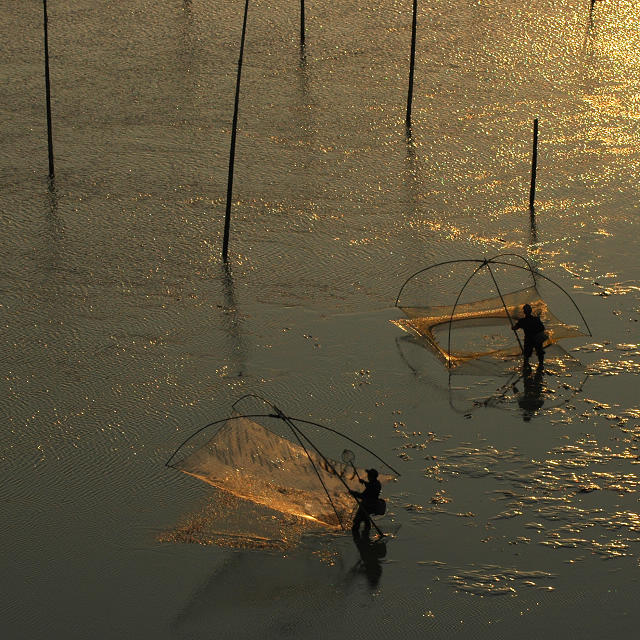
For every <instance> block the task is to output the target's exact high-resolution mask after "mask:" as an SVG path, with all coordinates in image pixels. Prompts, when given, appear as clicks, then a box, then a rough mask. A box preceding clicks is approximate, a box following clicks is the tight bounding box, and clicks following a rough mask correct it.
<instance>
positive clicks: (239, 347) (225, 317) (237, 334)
mask: <svg viewBox="0 0 640 640" xmlns="http://www.w3.org/2000/svg"><path fill="white" fill-rule="evenodd" d="M221 269H222V274H221V275H222V288H223V295H224V307H223V309H222V311H223V314H222V321H223V324H224V328H225V331H226V333H227V335H228V336H229V339H230V349H229V352H230V360H231V361H232V362H233V364H234V365H235V367H236V369H237V376H238V377H242V376H243V375H244V372H245V368H246V356H247V354H246V348H245V345H244V340H243V338H242V322H241V320H240V313H239V311H238V304H237V301H236V293H235V285H234V281H233V274H232V273H231V268H230V267H229V265H228V264H225V263H223V264H222V265H221Z"/></svg>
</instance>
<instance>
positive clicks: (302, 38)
mask: <svg viewBox="0 0 640 640" xmlns="http://www.w3.org/2000/svg"><path fill="white" fill-rule="evenodd" d="M305 31H306V29H305V26H304V0H300V46H301V47H304V33H305Z"/></svg>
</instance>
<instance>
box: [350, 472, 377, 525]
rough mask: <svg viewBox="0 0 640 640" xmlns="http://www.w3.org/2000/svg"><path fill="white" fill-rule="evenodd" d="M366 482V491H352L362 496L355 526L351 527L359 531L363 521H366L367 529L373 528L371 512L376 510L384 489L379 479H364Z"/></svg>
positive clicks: (364, 482)
mask: <svg viewBox="0 0 640 640" xmlns="http://www.w3.org/2000/svg"><path fill="white" fill-rule="evenodd" d="M361 482H362V483H363V484H364V491H352V492H351V493H352V494H353V495H354V496H356V497H357V498H360V505H359V506H358V511H357V512H356V515H355V518H354V519H353V526H352V527H351V529H352V530H353V531H357V530H358V529H359V528H360V525H361V523H363V522H364V528H365V531H369V529H371V520H370V518H369V515H370V514H373V513H375V512H376V508H377V502H378V498H379V497H380V492H381V491H382V485H381V484H380V481H379V480H377V479H376V480H369V481H367V480H362V481H361Z"/></svg>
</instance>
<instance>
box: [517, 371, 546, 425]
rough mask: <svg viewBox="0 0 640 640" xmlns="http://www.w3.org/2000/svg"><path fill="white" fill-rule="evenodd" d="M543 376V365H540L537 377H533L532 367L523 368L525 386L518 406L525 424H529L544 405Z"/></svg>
mask: <svg viewBox="0 0 640 640" xmlns="http://www.w3.org/2000/svg"><path fill="white" fill-rule="evenodd" d="M542 374H543V367H542V365H538V367H537V368H536V373H535V375H533V373H532V371H531V367H529V366H527V365H525V366H524V368H523V372H522V383H523V384H524V391H523V392H522V395H521V396H520V397H519V398H518V404H519V405H520V408H521V409H522V419H523V420H524V421H525V422H529V421H530V420H531V418H533V416H534V415H535V414H536V413H537V412H538V410H539V409H540V408H541V407H542V405H543V404H544V400H543V398H542V394H543V389H542Z"/></svg>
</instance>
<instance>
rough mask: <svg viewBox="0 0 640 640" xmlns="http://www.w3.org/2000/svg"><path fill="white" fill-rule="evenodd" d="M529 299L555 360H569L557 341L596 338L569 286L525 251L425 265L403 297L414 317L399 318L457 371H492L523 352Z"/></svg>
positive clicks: (402, 303)
mask: <svg viewBox="0 0 640 640" xmlns="http://www.w3.org/2000/svg"><path fill="white" fill-rule="evenodd" d="M524 304H530V305H531V306H532V308H533V314H534V315H539V316H540V318H541V320H542V321H543V323H544V325H545V328H546V333H547V336H548V337H547V340H546V343H545V349H546V351H547V353H548V357H551V358H553V357H555V358H556V359H562V360H563V361H565V363H569V362H570V360H571V359H570V358H569V357H568V354H567V353H566V351H564V350H563V349H562V348H561V347H559V345H558V344H557V343H558V340H560V339H563V338H575V337H580V336H586V335H591V331H590V330H589V327H588V325H587V323H586V320H585V319H584V316H583V315H582V312H581V311H580V309H579V308H578V306H577V305H576V303H575V301H574V300H573V298H572V297H571V296H570V295H569V293H568V292H567V291H566V290H565V289H564V288H563V287H562V286H560V285H559V284H558V283H556V282H555V281H553V280H552V279H551V278H549V277H547V276H546V275H544V274H542V273H541V272H540V271H538V270H537V269H534V268H533V267H532V266H531V264H530V263H529V262H528V261H527V260H526V259H525V258H523V257H522V256H520V255H518V254H513V253H505V254H498V255H496V256H494V257H493V258H489V259H465V260H449V261H445V262H440V263H437V264H434V265H430V266H429V267H426V268H424V269H421V270H420V271H418V272H416V273H414V274H413V275H412V276H411V277H410V278H408V279H407V280H406V281H405V283H404V284H403V285H402V287H401V289H400V292H399V293H398V297H397V298H396V306H398V307H399V308H400V309H402V311H403V312H404V313H405V315H406V316H407V319H405V320H398V321H394V322H395V324H397V325H398V326H400V327H401V328H403V329H404V330H405V331H407V332H409V333H410V334H412V335H414V336H415V337H416V338H417V339H419V340H421V341H422V342H423V344H424V346H427V347H429V348H430V349H432V350H433V351H434V352H435V353H436V354H437V355H438V357H440V359H441V360H442V361H443V362H444V363H445V364H446V366H447V367H448V368H449V369H450V370H456V369H460V368H464V369H465V371H466V372H469V371H470V370H474V369H476V370H477V372H478V373H488V372H490V370H491V367H492V364H493V365H494V364H495V362H496V361H499V360H502V361H504V360H508V359H513V358H514V357H517V356H519V355H520V354H521V353H522V342H521V341H520V339H519V337H518V336H517V334H515V335H514V332H513V331H512V326H513V324H514V323H515V322H516V321H517V319H518V318H520V317H522V307H523V305H524ZM552 308H554V309H556V308H557V309H560V310H561V314H562V317H563V318H566V319H568V320H562V319H560V317H559V315H556V313H555V312H552V310H551V309H552Z"/></svg>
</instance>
